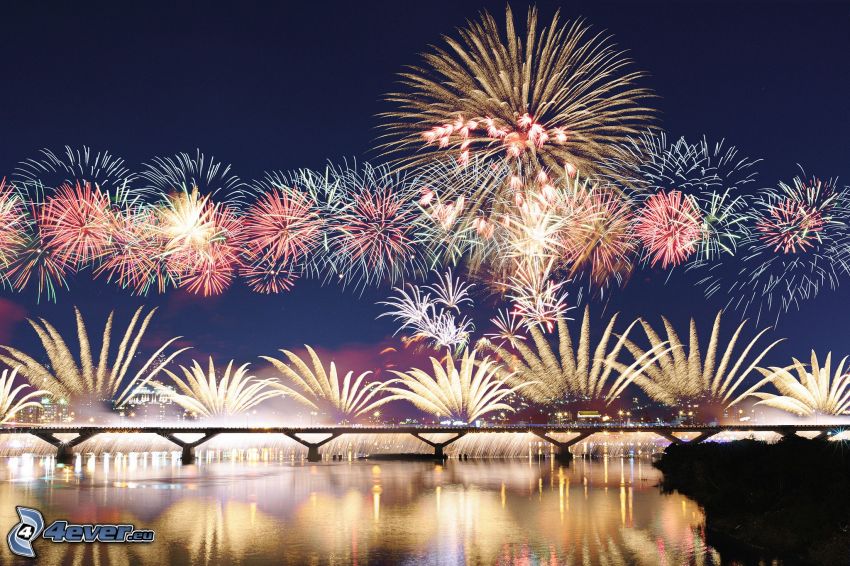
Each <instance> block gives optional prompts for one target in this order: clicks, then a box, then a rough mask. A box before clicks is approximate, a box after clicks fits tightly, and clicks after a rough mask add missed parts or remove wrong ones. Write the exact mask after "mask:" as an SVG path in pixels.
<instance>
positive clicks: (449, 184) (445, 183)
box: [411, 159, 514, 270]
mask: <svg viewBox="0 0 850 566" xmlns="http://www.w3.org/2000/svg"><path fill="white" fill-rule="evenodd" d="M411 175H412V185H413V186H414V187H415V188H416V189H417V190H418V194H419V201H418V204H419V207H420V208H421V210H422V213H423V214H424V216H425V219H426V220H427V222H424V223H423V224H424V230H423V238H422V240H423V243H424V244H425V245H426V246H427V248H428V252H429V254H430V255H432V256H434V257H435V258H437V259H439V260H442V261H444V262H447V263H457V262H458V261H459V260H460V259H461V258H463V259H465V260H466V261H467V263H468V264H469V267H470V269H473V270H474V269H476V268H477V267H479V266H480V265H481V263H482V262H483V261H485V260H488V259H489V258H490V257H492V255H493V253H492V252H494V251H495V248H494V246H493V239H492V236H493V230H494V228H495V227H496V223H497V221H498V219H499V218H500V216H501V215H502V214H504V213H505V212H506V211H507V210H509V209H510V207H511V206H513V205H512V204H511V203H512V202H513V200H512V198H513V197H512V195H513V193H514V190H513V189H511V188H510V187H509V185H508V182H509V181H508V180H509V178H510V170H509V168H508V167H507V166H505V165H504V164H501V163H498V162H492V161H487V160H482V159H474V160H472V161H471V162H470V163H469V164H467V165H465V166H463V165H461V164H458V163H457V162H456V161H454V160H452V159H443V160H437V161H433V162H429V163H426V164H424V165H423V166H421V167H418V168H416V169H415V170H413V171H412V172H411ZM506 186H507V187H508V188H507V189H505V188H504V187H506ZM508 197H510V198H508Z"/></svg>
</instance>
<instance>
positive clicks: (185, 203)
mask: <svg viewBox="0 0 850 566" xmlns="http://www.w3.org/2000/svg"><path fill="white" fill-rule="evenodd" d="M155 226H156V229H157V231H158V232H159V234H160V237H162V238H163V239H164V240H165V241H166V243H165V251H164V252H163V255H164V257H165V259H166V264H167V267H168V270H169V271H170V272H171V273H172V274H174V276H175V278H176V279H178V280H179V284H180V286H182V287H184V288H186V289H187V290H188V291H189V292H192V293H201V294H203V295H205V296H208V295H217V294H220V293H222V292H223V291H224V290H225V289H226V288H227V287H228V286H229V285H230V283H231V281H232V280H233V278H234V277H235V275H236V271H237V269H238V267H239V265H240V257H241V255H240V254H241V252H242V250H243V247H242V244H241V243H242V235H243V231H242V224H241V222H240V220H239V217H237V216H236V214H235V213H234V211H233V210H232V209H231V208H228V207H222V206H220V205H215V204H213V203H212V202H211V200H210V198H209V197H205V196H201V194H200V192H199V191H198V189H197V187H194V188H193V189H192V191H191V192H189V191H186V190H184V191H182V192H180V193H177V194H175V195H169V196H168V197H167V198H166V199H165V201H164V202H163V203H162V204H161V205H159V206H158V207H157V222H156V224H155Z"/></svg>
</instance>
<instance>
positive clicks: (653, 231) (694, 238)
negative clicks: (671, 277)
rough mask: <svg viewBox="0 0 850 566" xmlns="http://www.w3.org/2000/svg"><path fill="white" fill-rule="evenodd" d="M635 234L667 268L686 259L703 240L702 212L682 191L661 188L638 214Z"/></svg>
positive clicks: (655, 261) (653, 257) (649, 251)
mask: <svg viewBox="0 0 850 566" xmlns="http://www.w3.org/2000/svg"><path fill="white" fill-rule="evenodd" d="M635 234H636V235H637V237H638V238H639V239H640V241H641V243H642V244H643V246H644V248H646V250H647V251H648V253H649V256H650V257H651V258H652V260H651V265H652V266H655V265H656V264H657V263H659V262H660V263H661V267H662V268H664V269H666V268H667V267H670V266H676V265H679V264H680V263H682V262H683V261H685V260H686V259H687V258H688V256H690V255H691V254H692V253H694V252H695V251H696V249H697V245H698V244H699V243H700V241H702V238H703V229H702V213H701V212H700V210H699V208H698V207H697V206H696V205H695V204H694V202H693V200H692V199H689V198H687V197H686V196H685V195H684V194H682V192H681V191H670V192H669V193H667V192H664V191H660V192H658V193H656V194H654V195H652V196H650V197H649V198H648V199H646V202H645V203H644V205H643V208H642V209H641V211H640V213H639V214H638V219H637V222H636V223H635Z"/></svg>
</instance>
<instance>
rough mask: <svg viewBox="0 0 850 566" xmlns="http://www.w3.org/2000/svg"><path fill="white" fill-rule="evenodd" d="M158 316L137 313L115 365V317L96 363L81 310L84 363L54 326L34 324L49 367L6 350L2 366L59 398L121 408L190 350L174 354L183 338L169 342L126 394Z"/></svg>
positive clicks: (2, 348)
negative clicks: (142, 345)
mask: <svg viewBox="0 0 850 566" xmlns="http://www.w3.org/2000/svg"><path fill="white" fill-rule="evenodd" d="M155 312H156V309H152V310H151V311H150V312H148V313H147V314H146V315H144V316H143V307H139V308H138V309H137V310H136V312H135V313H134V314H133V317H132V318H131V319H130V323H129V325H128V326H127V329H126V330H125V331H124V334H123V336H122V338H121V342H120V343H119V346H118V351H117V353H116V354H115V357H114V358H113V359H110V353H111V352H110V344H111V342H112V319H113V315H114V313H110V314H109V318H107V319H106V325H105V326H104V329H103V337H102V339H101V347H100V354H99V355H98V357H97V358H96V359H95V358H93V357H92V351H91V343H90V341H89V336H88V332H87V331H86V326H85V322H84V321H83V317H82V315H81V314H80V311H79V310H78V309H77V308H76V307H75V308H74V313H75V315H76V322H77V342H78V344H79V352H80V353H79V359H77V358H75V357H74V354H73V353H72V352H71V350H70V348H69V347H68V345H67V343H66V342H65V339H64V338H62V335H61V334H60V333H59V331H58V330H57V329H56V328H55V327H54V326H53V325H52V324H50V323H49V322H47V321H45V320H43V319H40V320H38V321H35V320H30V321H29V323H30V325H31V326H32V328H33V330H35V332H36V334H37V335H38V338H39V340H40V341H41V345H42V348H43V349H44V353H45V354H46V356H47V359H48V362H47V364H42V363H40V362H38V361H37V360H36V359H34V358H33V357H31V356H30V355H28V354H26V353H25V352H23V351H21V350H18V349H16V348H12V347H10V346H0V352H3V354H0V361H2V362H3V363H5V364H7V365H9V366H10V367H19V371H20V374H21V375H22V376H24V377H25V378H27V379H28V380H29V381H30V383H33V384H38V386H39V387H42V388H44V389H46V390H48V391H50V392H51V393H52V394H53V395H55V396H56V397H60V398H65V399H68V398H84V399H88V400H90V401H95V402H101V401H110V402H111V403H112V404H113V405H114V406H115V407H121V405H123V404H124V403H125V402H126V401H127V400H128V399H129V398H130V397H132V396H133V394H134V393H135V392H136V390H138V388H140V387H142V386H144V385H145V384H146V383H148V382H149V381H150V380H151V379H152V378H153V377H154V376H156V375H157V374H158V373H159V372H160V371H161V370H162V369H163V368H164V367H165V366H166V365H167V364H168V363H170V362H171V360H173V359H174V358H175V357H176V356H178V355H179V354H181V353H182V352H184V351H185V350H187V349H188V348H182V349H178V350H175V351H173V352H168V349H169V348H170V347H171V345H172V344H173V343H174V342H176V341H177V340H178V339H180V337H179V336H177V337H174V338H171V339H170V340H167V341H166V342H165V343H163V344H162V346H160V347H159V348H158V349H157V350H156V351H155V352H154V353H153V354H151V356H150V357H148V358H147V359H146V360H145V361H144V363H142V365H141V367H140V368H139V369H138V371H137V372H136V373H135V374H133V375H132V377H131V378H130V379H129V381H128V382H127V383H126V385H124V387H123V389H122V385H123V384H124V381H125V378H126V377H127V375H128V372H129V370H130V365H131V364H132V363H133V360H134V358H135V357H136V352H137V350H138V348H139V344H140V343H141V341H142V337H143V336H144V334H145V331H146V330H147V327H148V324H149V323H150V321H151V318H153V315H154V313H155Z"/></svg>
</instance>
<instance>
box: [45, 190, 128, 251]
mask: <svg viewBox="0 0 850 566" xmlns="http://www.w3.org/2000/svg"><path fill="white" fill-rule="evenodd" d="M113 220H114V215H113V213H112V207H111V204H110V202H109V195H108V194H106V193H104V192H102V191H101V190H100V189H99V188H97V187H92V185H91V183H79V182H77V183H76V185H75V186H73V187H72V186H71V185H70V184H67V183H66V184H64V185H62V186H60V187H59V188H58V189H57V190H56V193H55V194H54V195H52V196H50V197H48V198H47V199H46V200H45V203H44V206H43V207H42V209H41V219H40V225H41V231H42V237H43V238H44V239H45V240H47V241H49V242H50V244H51V246H52V247H53V249H54V250H55V253H56V254H57V256H59V257H61V258H62V259H63V261H68V262H75V263H77V264H78V265H80V264H85V263H88V262H90V261H93V260H96V259H98V258H100V257H101V256H103V254H104V253H105V252H106V250H107V248H108V246H109V242H110V240H111V236H112V230H113V228H114V224H113Z"/></svg>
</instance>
